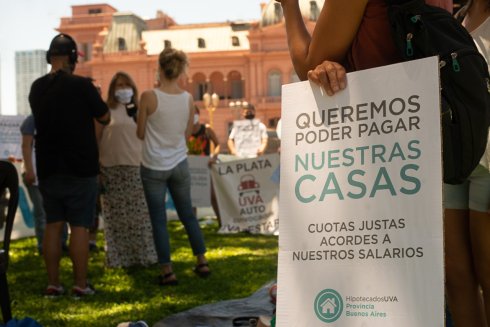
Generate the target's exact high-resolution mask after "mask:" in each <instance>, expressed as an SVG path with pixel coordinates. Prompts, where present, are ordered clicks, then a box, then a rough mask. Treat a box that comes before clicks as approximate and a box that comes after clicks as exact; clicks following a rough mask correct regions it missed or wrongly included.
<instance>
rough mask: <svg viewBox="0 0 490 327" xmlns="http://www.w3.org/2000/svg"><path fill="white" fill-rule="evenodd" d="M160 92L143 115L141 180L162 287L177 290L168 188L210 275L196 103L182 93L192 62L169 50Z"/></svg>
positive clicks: (161, 62)
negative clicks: (194, 146)
mask: <svg viewBox="0 0 490 327" xmlns="http://www.w3.org/2000/svg"><path fill="white" fill-rule="evenodd" d="M158 68H159V69H158V71H159V77H160V85H159V87H157V88H155V89H153V90H148V91H145V92H144V93H143V94H142V96H141V102H140V105H141V107H140V110H139V112H138V129H137V135H138V137H139V138H140V139H142V140H144V145H143V158H142V161H141V179H142V181H143V188H144V191H145V197H146V202H147V203H148V209H149V211H150V217H151V223H152V226H153V239H154V242H155V247H156V250H157V254H158V263H159V264H160V266H161V272H160V275H159V278H158V279H159V284H160V285H175V284H177V277H176V276H175V274H174V272H173V267H172V261H171V258H170V240H169V235H168V230H167V213H166V208H165V197H166V193H167V188H168V190H169V191H170V195H171V196H172V199H173V201H174V204H175V208H176V210H177V214H178V216H179V219H180V221H181V222H182V224H183V225H184V227H185V230H186V232H187V235H188V237H189V242H190V245H191V247H192V251H193V254H194V255H195V256H196V259H197V264H196V266H195V268H194V272H195V273H196V274H198V275H199V276H200V277H207V276H208V275H209V274H210V270H209V267H208V263H207V260H206V257H205V252H206V247H205V244H204V238H203V236H202V233H201V229H200V227H199V222H198V221H197V218H196V216H195V215H194V214H193V212H192V203H191V193H190V185H191V180H190V173H189V166H188V163H187V145H186V140H187V139H188V138H189V136H190V135H191V132H192V126H193V120H194V104H193V103H194V101H193V99H192V96H191V95H190V94H189V93H188V92H186V91H184V90H182V89H181V88H180V87H179V84H178V82H179V79H180V78H181V77H182V76H183V75H184V74H185V70H186V68H187V56H186V55H185V54H184V53H183V52H182V51H177V50H175V49H171V48H168V49H165V50H163V51H162V52H161V53H160V56H159V58H158Z"/></svg>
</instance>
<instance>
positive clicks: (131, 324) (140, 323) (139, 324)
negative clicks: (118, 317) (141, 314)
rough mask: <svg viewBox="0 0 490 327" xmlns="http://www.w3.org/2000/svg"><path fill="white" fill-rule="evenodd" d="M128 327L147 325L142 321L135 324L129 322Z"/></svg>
mask: <svg viewBox="0 0 490 327" xmlns="http://www.w3.org/2000/svg"><path fill="white" fill-rule="evenodd" d="M128 327H148V324H147V323H146V322H144V321H143V320H140V321H137V322H130V323H129V325H128Z"/></svg>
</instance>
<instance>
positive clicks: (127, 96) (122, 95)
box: [114, 88, 133, 104]
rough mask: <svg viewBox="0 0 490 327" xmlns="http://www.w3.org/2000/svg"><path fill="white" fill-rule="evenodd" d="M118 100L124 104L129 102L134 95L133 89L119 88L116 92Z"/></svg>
mask: <svg viewBox="0 0 490 327" xmlns="http://www.w3.org/2000/svg"><path fill="white" fill-rule="evenodd" d="M114 95H115V97H116V100H117V101H118V102H119V103H122V104H128V103H130V102H131V97H132V96H133V89H131V88H127V89H119V90H116V92H115V93H114Z"/></svg>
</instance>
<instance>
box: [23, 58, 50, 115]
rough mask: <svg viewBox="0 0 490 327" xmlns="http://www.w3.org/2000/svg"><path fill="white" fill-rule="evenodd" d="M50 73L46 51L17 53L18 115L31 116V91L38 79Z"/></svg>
mask: <svg viewBox="0 0 490 327" xmlns="http://www.w3.org/2000/svg"><path fill="white" fill-rule="evenodd" d="M47 72H48V65H47V64H46V51H45V50H29V51H16V52H15V86H16V100H17V114H18V115H29V114H30V113H31V107H30V105H29V99H28V97H29V91H30V90H31V84H32V82H34V81H35V80H36V79H37V78H39V77H41V76H43V75H45V74H46V73H47Z"/></svg>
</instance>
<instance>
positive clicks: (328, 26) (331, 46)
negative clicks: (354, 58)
mask: <svg viewBox="0 0 490 327" xmlns="http://www.w3.org/2000/svg"><path fill="white" fill-rule="evenodd" d="M276 1H278V2H280V3H281V5H282V8H283V11H284V18H285V20H286V31H287V36H288V44H289V53H290V55H291V60H292V61H293V65H294V69H295V71H296V73H297V74H298V76H299V78H300V79H301V80H306V79H307V73H308V71H309V70H312V69H314V68H315V67H316V66H317V65H319V64H321V63H322V62H323V61H325V60H328V61H334V62H342V61H343V60H344V59H345V56H346V54H347V51H348V49H349V47H350V45H351V44H352V41H353V40H354V37H355V35H356V33H357V30H358V28H359V25H360V23H361V20H362V17H363V14H364V10H365V7H366V4H367V2H368V0H349V1H345V0H329V1H325V4H324V5H323V9H322V11H321V13H320V17H319V18H318V21H317V24H316V26H315V29H314V31H313V33H312V35H311V36H310V34H309V32H308V30H307V28H306V26H305V23H304V21H303V17H302V16H301V12H300V7H299V4H298V0H276Z"/></svg>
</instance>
